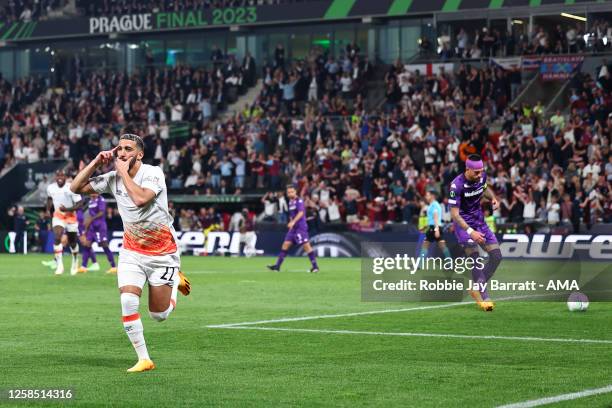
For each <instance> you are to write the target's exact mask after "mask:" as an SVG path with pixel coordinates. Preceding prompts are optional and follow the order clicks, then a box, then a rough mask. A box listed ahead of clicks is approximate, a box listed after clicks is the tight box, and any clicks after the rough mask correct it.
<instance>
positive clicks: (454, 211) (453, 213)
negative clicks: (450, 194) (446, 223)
mask: <svg viewBox="0 0 612 408" xmlns="http://www.w3.org/2000/svg"><path fill="white" fill-rule="evenodd" d="M450 213H451V218H452V219H453V221H455V222H456V223H457V224H458V225H459V226H460V227H461V228H462V229H464V230H466V231H467V229H468V228H470V226H469V225H468V223H467V222H465V220H464V219H463V217H462V216H461V215H460V214H459V208H458V207H451V209H450Z"/></svg>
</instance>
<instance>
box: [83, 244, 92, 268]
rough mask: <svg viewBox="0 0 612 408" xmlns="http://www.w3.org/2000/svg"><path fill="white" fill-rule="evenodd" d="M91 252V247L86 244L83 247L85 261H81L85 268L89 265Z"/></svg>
mask: <svg viewBox="0 0 612 408" xmlns="http://www.w3.org/2000/svg"><path fill="white" fill-rule="evenodd" d="M90 253H91V248H88V247H85V246H84V247H83V262H82V263H81V265H83V268H86V267H87V261H88V260H89V257H90Z"/></svg>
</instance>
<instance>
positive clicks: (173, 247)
mask: <svg viewBox="0 0 612 408" xmlns="http://www.w3.org/2000/svg"><path fill="white" fill-rule="evenodd" d="M134 182H135V183H136V184H138V185H139V186H140V187H142V188H146V189H149V190H152V191H153V192H154V193H155V197H154V198H153V199H152V200H151V201H150V202H149V203H148V204H147V205H146V206H144V207H138V206H136V204H134V202H133V201H132V199H131V198H130V196H129V195H128V192H127V190H126V188H125V186H124V185H123V181H122V180H121V177H119V176H118V175H117V172H116V171H111V172H108V173H106V174H103V175H101V176H97V177H92V178H91V179H90V180H89V183H90V184H91V186H92V188H93V189H94V191H96V192H98V193H100V194H103V193H107V194H112V195H113V196H114V197H115V199H116V200H117V208H118V209H119V214H120V215H121V220H122V221H123V247H122V248H121V250H120V251H119V263H118V268H117V279H118V284H119V287H122V286H126V285H133V286H138V287H139V288H142V287H143V286H144V284H145V283H146V282H147V280H148V281H149V284H150V285H151V286H161V285H169V286H174V285H178V284H179V276H178V271H179V267H180V256H179V249H178V240H177V237H176V232H175V231H174V227H173V226H172V221H173V220H172V216H171V215H170V212H169V211H168V194H167V189H166V182H165V178H164V172H163V171H162V169H161V168H159V167H155V166H151V165H148V164H144V163H143V164H141V166H140V169H138V173H136V175H135V176H134Z"/></svg>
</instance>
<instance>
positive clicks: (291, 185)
mask: <svg viewBox="0 0 612 408" xmlns="http://www.w3.org/2000/svg"><path fill="white" fill-rule="evenodd" d="M290 188H292V189H294V190H296V188H295V186H294V185H293V184H287V187H286V189H287V190H288V189H290Z"/></svg>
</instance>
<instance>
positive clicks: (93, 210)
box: [79, 193, 117, 273]
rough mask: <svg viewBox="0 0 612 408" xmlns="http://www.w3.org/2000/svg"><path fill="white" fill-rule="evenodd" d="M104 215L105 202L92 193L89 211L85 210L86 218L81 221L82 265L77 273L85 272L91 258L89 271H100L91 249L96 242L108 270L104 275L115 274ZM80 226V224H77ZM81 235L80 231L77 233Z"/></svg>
mask: <svg viewBox="0 0 612 408" xmlns="http://www.w3.org/2000/svg"><path fill="white" fill-rule="evenodd" d="M105 213H106V200H105V199H104V197H102V196H101V195H100V194H96V193H93V194H91V195H90V200H89V209H88V210H87V217H85V219H84V221H83V232H84V233H83V234H82V235H81V244H82V245H83V247H84V248H83V263H82V266H81V268H79V271H81V272H85V271H87V261H88V258H91V260H92V262H93V265H92V266H91V268H90V270H92V271H96V270H99V269H100V266H99V265H98V263H97V262H96V255H95V253H94V251H93V248H92V247H91V245H92V243H93V242H97V243H98V245H100V246H101V247H102V249H103V250H104V253H105V254H106V258H107V259H108V263H109V264H110V266H111V267H110V269H109V270H108V271H106V273H117V267H116V265H115V259H114V257H113V253H112V252H111V250H110V248H109V247H108V228H107V226H106V219H105V218H104V215H105ZM79 225H80V223H79ZM79 233H81V231H79Z"/></svg>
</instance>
